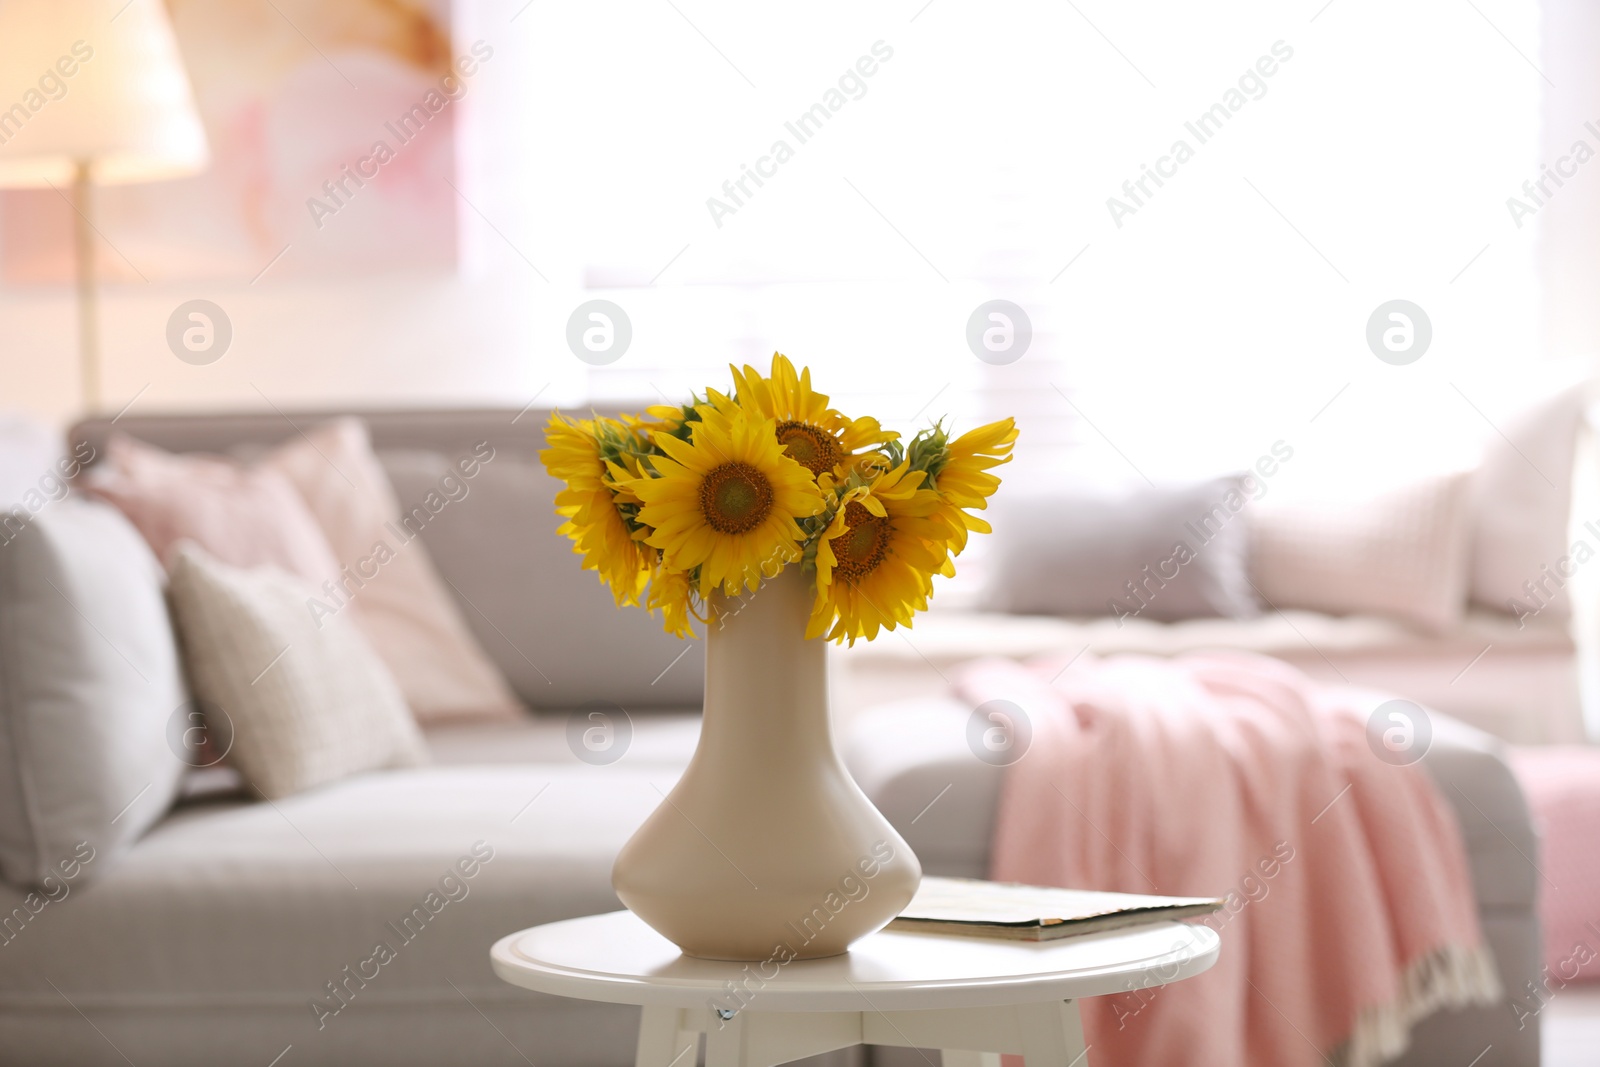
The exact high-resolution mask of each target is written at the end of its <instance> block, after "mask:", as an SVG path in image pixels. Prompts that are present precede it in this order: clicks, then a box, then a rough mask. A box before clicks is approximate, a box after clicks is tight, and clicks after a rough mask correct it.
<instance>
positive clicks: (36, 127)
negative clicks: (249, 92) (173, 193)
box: [0, 0, 207, 186]
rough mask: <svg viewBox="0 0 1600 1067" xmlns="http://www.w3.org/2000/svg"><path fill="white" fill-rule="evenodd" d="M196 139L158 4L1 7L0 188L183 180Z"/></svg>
mask: <svg viewBox="0 0 1600 1067" xmlns="http://www.w3.org/2000/svg"><path fill="white" fill-rule="evenodd" d="M206 162H207V149H206V136H205V129H204V127H202V126H201V124H200V116H199V113H198V112H197V111H196V110H195V104H194V94H193V92H192V91H191V89H190V86H189V77H188V74H187V73H186V72H185V71H184V67H183V59H182V57H181V56H180V54H179V52H178V42H177V38H176V37H175V36H174V34H173V32H172V23H171V21H170V20H169V19H168V18H167V13H166V9H165V8H164V7H163V6H162V2H161V0H0V185H8V186H27V185H45V184H55V185H61V184H65V183H69V182H71V181H72V179H73V176H74V174H75V172H76V170H77V167H78V165H79V164H84V165H86V166H87V167H88V173H89V177H90V179H91V180H92V181H94V182H96V183H97V184H116V183H121V182H143V181H157V180H160V179H163V178H177V177H182V176H184V175H186V174H193V173H195V172H196V171H199V170H201V169H202V168H204V167H205V165H206Z"/></svg>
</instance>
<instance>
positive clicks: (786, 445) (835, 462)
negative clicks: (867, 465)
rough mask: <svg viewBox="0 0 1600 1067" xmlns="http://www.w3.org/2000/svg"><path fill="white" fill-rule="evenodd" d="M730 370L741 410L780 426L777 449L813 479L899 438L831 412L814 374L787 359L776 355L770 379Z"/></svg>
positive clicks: (750, 370)
mask: <svg viewBox="0 0 1600 1067" xmlns="http://www.w3.org/2000/svg"><path fill="white" fill-rule="evenodd" d="M728 369H729V370H731V371H732V372H733V386H734V392H735V393H736V394H737V396H738V401H739V406H740V407H742V408H744V409H745V410H746V411H750V412H753V413H756V414H759V415H761V416H763V417H765V418H769V419H773V420H775V421H776V423H777V425H776V426H775V428H774V432H775V433H776V435H777V438H778V443H779V444H780V445H782V446H783V450H784V452H785V453H786V454H788V456H789V457H790V458H791V459H793V460H794V461H795V462H797V463H799V464H800V465H801V466H802V467H804V468H805V469H806V470H808V471H810V472H811V475H812V477H817V476H820V475H822V474H825V473H831V472H834V471H837V470H838V469H839V468H840V467H841V465H843V464H844V463H845V461H846V460H847V459H848V458H849V456H850V454H851V453H852V452H855V451H857V450H859V449H862V448H868V447H870V446H872V445H879V444H883V443H884V442H885V441H893V440H894V439H895V438H897V437H899V436H900V435H899V434H898V433H895V432H893V431H892V430H884V429H882V428H881V427H880V426H879V425H878V420H877V419H867V418H863V419H847V418H845V417H844V416H843V415H841V414H839V413H838V412H837V411H835V410H833V409H832V408H830V407H829V406H828V397H827V395H826V394H824V393H816V392H812V390H811V370H810V368H806V369H804V370H802V371H800V373H799V374H798V375H797V374H795V369H794V364H792V363H790V362H789V359H788V357H787V356H784V355H783V354H782V353H779V352H774V353H773V354H772V373H771V376H770V377H767V378H763V377H762V376H761V372H760V371H758V370H756V369H755V368H754V367H751V366H748V365H746V367H745V368H744V370H742V371H741V370H739V369H738V368H737V367H731V366H730V367H729V368H728ZM718 407H719V410H721V408H720V405H719V406H718Z"/></svg>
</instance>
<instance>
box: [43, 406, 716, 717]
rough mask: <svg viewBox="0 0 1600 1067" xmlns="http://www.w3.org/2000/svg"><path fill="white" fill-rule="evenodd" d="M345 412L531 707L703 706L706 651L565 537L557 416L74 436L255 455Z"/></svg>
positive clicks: (499, 412)
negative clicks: (484, 456)
mask: <svg viewBox="0 0 1600 1067" xmlns="http://www.w3.org/2000/svg"><path fill="white" fill-rule="evenodd" d="M642 406H643V405H641V407H642ZM340 415H355V416H358V417H360V418H361V419H363V420H365V422H366V424H367V426H368V427H369V429H370V431H371V435H372V445H373V448H374V450H375V451H376V452H377V453H378V458H379V459H380V460H381V461H382V462H383V465H384V468H385V470H387V471H388V474H389V478H390V480H391V481H392V482H393V483H394V489H395V494H396V496H397V497H398V498H399V500H400V507H401V511H402V512H403V513H413V512H414V510H415V509H418V508H420V509H422V511H421V513H417V514H416V519H415V520H414V521H415V522H416V524H418V525H421V527H422V543H423V544H424V545H426V546H427V548H428V554H429V555H430V556H431V557H432V559H433V562H434V565H435V566H436V567H437V569H438V570H439V573H440V574H441V575H443V577H444V578H445V579H446V581H447V582H448V584H449V585H450V586H451V587H452V589H453V591H454V594H453V595H455V596H456V598H457V600H458V602H459V603H460V606H461V612H462V615H463V616H465V618H466V620H467V622H468V624H469V625H470V626H471V627H472V630H473V633H475V634H476V635H477V638H478V640H479V642H480V643H481V644H482V645H483V647H484V649H485V650H486V651H487V652H488V654H489V656H490V657H491V658H492V659H493V660H494V661H495V663H496V664H498V665H499V667H500V669H501V670H502V671H503V672H504V673H505V676H506V678H507V679H509V681H510V682H511V686H512V688H513V689H515V690H516V692H517V694H518V695H519V696H520V697H521V698H522V699H523V700H524V701H526V702H527V703H528V704H529V706H531V707H534V708H539V709H554V710H565V709H571V708H578V707H581V706H583V705H585V704H588V703H591V702H601V703H606V704H615V705H619V706H620V707H622V708H623V709H625V710H627V711H629V712H634V711H648V710H651V709H656V708H663V709H666V708H672V709H683V708H688V707H693V708H698V707H699V706H700V702H701V696H702V693H703V690H704V686H705V657H704V655H703V654H702V653H701V651H700V649H699V648H698V647H686V646H685V642H683V641H681V640H679V639H677V638H674V637H670V636H668V635H667V634H665V633H664V632H662V629H661V624H660V622H659V621H658V620H657V619H655V618H653V617H651V616H649V615H647V614H646V613H645V612H643V611H641V610H639V609H637V608H628V609H626V610H621V609H618V608H617V607H616V606H615V604H614V603H613V602H612V599H611V594H610V593H609V592H607V591H606V590H605V588H604V587H603V586H602V585H601V584H600V582H599V581H598V580H597V578H596V577H595V575H594V573H593V572H588V571H584V570H582V569H581V567H580V566H579V557H578V556H577V555H576V554H574V553H573V551H572V543H571V542H570V541H568V540H567V539H566V538H565V537H563V536H561V535H559V534H557V533H556V528H557V527H558V526H559V525H560V520H559V519H558V517H557V516H556V514H555V510H554V507H555V505H554V500H555V494H556V491H557V489H558V488H559V483H557V482H556V481H555V479H553V478H551V477H550V476H549V475H548V474H546V473H545V470H544V467H543V465H542V464H540V462H539V451H540V449H542V448H543V447H544V427H545V423H546V421H548V419H549V417H550V411H549V409H540V408H529V409H526V410H523V411H518V410H516V409H513V408H507V409H478V410H459V411H433V410H423V411H316V412H308V411H289V412H284V413H278V412H268V413H254V412H252V413H239V414H215V413H213V414H199V415H146V416H124V417H122V418H120V419H117V420H115V425H114V426H113V425H112V422H113V420H111V419H109V418H97V419H90V420H87V421H84V422H81V423H79V424H78V425H76V426H74V427H73V428H72V430H71V432H70V434H69V440H70V441H71V442H72V443H73V444H74V445H76V444H77V443H79V442H87V443H88V444H89V445H91V446H92V447H93V448H94V450H95V452H94V454H95V455H97V456H99V455H103V454H104V453H105V442H106V439H107V438H108V437H109V436H110V435H111V434H112V433H113V432H121V433H125V434H127V435H129V436H130V437H135V438H138V439H139V440H141V441H145V442H148V443H150V444H153V445H156V446H158V447H160V448H165V449H167V450H169V451H173V452H211V453H222V454H231V455H234V456H237V457H241V458H247V457H249V456H250V455H252V454H255V453H259V452H261V451H262V450H264V449H266V448H269V447H271V446H273V445H275V444H277V443H279V442H280V441H283V440H284V439H285V438H288V437H292V436H295V435H297V434H298V433H299V432H300V431H301V430H304V429H306V428H308V427H310V426H315V425H317V424H318V423H319V422H322V421H324V420H327V419H330V418H335V417H337V416H340ZM484 443H487V445H488V447H489V448H492V449H493V450H494V451H493V458H492V459H491V460H490V461H489V462H487V463H484V464H483V465H482V466H481V467H480V468H479V470H478V473H477V474H476V475H475V476H474V477H472V478H470V479H462V478H460V477H459V472H457V471H456V469H455V462H456V460H458V459H459V458H461V457H463V456H467V455H470V454H472V453H473V451H474V450H475V449H480V451H481V446H482V445H483V444H484ZM450 475H456V477H455V478H453V479H450V480H449V482H448V485H445V484H442V483H444V482H445V481H446V479H447V477H448V476H450ZM463 488H464V491H463ZM441 501H442V502H443V503H442V504H441V503H440V502H441ZM429 503H431V504H432V505H433V507H432V508H430V507H429V506H428V504H429ZM435 509H436V510H435Z"/></svg>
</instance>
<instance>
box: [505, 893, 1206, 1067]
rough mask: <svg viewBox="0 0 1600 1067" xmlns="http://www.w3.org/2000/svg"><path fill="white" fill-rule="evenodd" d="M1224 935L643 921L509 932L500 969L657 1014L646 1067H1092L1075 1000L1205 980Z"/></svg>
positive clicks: (646, 1042)
mask: <svg viewBox="0 0 1600 1067" xmlns="http://www.w3.org/2000/svg"><path fill="white" fill-rule="evenodd" d="M1220 947H1221V939H1220V938H1219V937H1218V936H1217V934H1216V932H1215V931H1214V930H1211V929H1210V928H1209V927H1204V926H1188V925H1185V924H1182V923H1160V924H1157V925H1152V926H1142V927H1138V928H1137V929H1132V930H1121V931H1114V932H1111V933H1105V934H1093V935H1090V936H1087V937H1074V938H1065V939H1062V940H1060V941H1047V942H1040V943H1034V942H1017V941H987V940H980V939H977V938H965V937H941V936H936V935H930V934H907V933H893V932H888V931H885V932H882V933H877V934H873V935H872V936H870V937H867V938H864V939H863V940H861V941H859V942H857V944H856V946H855V947H854V948H852V949H851V950H850V951H849V952H848V953H846V954H845V955H842V956H833V957H830V958H828V959H820V960H803V961H802V960H796V961H792V962H788V963H783V962H779V957H774V959H773V960H770V961H766V962H763V963H749V964H746V963H721V962H716V961H713V960H697V959H691V958H689V957H688V956H684V955H682V954H680V953H679V952H678V949H677V947H676V946H674V945H673V944H672V943H671V942H670V941H668V940H667V939H666V938H664V937H662V936H661V935H660V934H658V933H656V932H655V931H654V930H652V929H650V928H649V927H648V926H646V925H645V924H644V923H643V922H641V921H640V920H639V919H638V918H637V917H635V916H634V915H633V914H632V913H631V912H626V911H618V912H612V913H610V914H608V915H591V916H588V917H587V918H583V919H569V920H567V921H565V922H557V923H549V924H547V925H544V926H535V927H533V928H532V929H530V930H523V931H521V932H520V933H515V934H511V935H510V936H509V937H504V938H501V939H500V941H499V942H497V943H496V944H495V946H494V948H493V949H492V950H491V951H490V958H491V960H492V962H493V964H494V970H495V973H496V974H498V975H499V976H500V977H501V978H502V979H504V980H505V981H507V982H510V983H511V984H512V985H516V986H522V987H524V988H526V989H534V990H538V991H539V992H541V993H553V994H555V995H557V996H563V997H575V998H577V999H580V1000H595V1001H603V1002H606V1003H611V1004H638V1005H640V1006H641V1007H642V1008H643V1009H644V1018H643V1021H642V1025H641V1026H640V1030H639V1052H638V1057H637V1059H636V1060H635V1063H636V1065H637V1067H686V1065H692V1064H693V1063H694V1062H695V1056H694V1052H693V1051H691V1050H692V1049H693V1048H694V1047H695V1045H696V1044H697V1042H698V1041H699V1035H700V1034H702V1033H703V1034H705V1035H706V1065H707V1067H771V1065H774V1064H780V1063H787V1062H789V1061H790V1060H795V1059H799V1058H801V1057H803V1056H813V1055H816V1054H818V1053H822V1052H828V1051H831V1050H833V1049H838V1048H848V1047H849V1046H851V1045H860V1044H867V1045H901V1046H907V1047H912V1048H937V1049H943V1050H944V1067H998V1064H999V1062H1000V1054H1001V1053H1005V1052H1010V1053H1019V1054H1021V1055H1022V1056H1023V1057H1024V1058H1026V1060H1027V1067H1082V1065H1083V1064H1084V1061H1085V1060H1086V1056H1085V1053H1086V1051H1087V1050H1086V1049H1085V1048H1084V1045H1083V1030H1082V1028H1081V1026H1080V1025H1079V1022H1078V1006H1077V1003H1076V1001H1077V1000H1079V999H1081V998H1083V997H1094V996H1102V995H1104V994H1108V993H1125V992H1129V991H1131V990H1135V989H1144V988H1150V987H1153V986H1158V985H1165V984H1166V983H1168V982H1175V981H1177V980H1179V979H1182V978H1188V977H1190V976H1191V975H1196V974H1199V973H1200V972H1201V971H1204V970H1206V969H1207V968H1209V967H1210V966H1211V965H1212V964H1213V963H1215V962H1216V959H1217V953H1218V951H1219V949H1220Z"/></svg>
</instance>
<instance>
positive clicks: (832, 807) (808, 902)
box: [611, 565, 922, 964]
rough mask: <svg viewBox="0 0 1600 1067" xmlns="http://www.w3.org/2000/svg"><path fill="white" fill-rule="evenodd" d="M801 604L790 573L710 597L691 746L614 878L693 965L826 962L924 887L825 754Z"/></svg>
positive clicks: (818, 677)
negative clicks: (697, 960) (701, 698)
mask: <svg viewBox="0 0 1600 1067" xmlns="http://www.w3.org/2000/svg"><path fill="white" fill-rule="evenodd" d="M811 598H812V593H811V576H810V575H808V574H805V573H804V572H802V571H801V570H800V568H799V567H798V566H796V565H790V566H788V567H786V568H784V570H783V571H782V572H781V573H780V574H779V575H778V576H777V577H776V578H774V579H770V580H768V581H765V582H763V583H762V585H761V588H760V589H758V590H757V591H756V592H755V593H753V594H747V595H746V596H744V597H742V598H739V599H731V598H729V599H724V598H720V597H719V598H717V601H716V602H715V603H714V604H713V605H712V609H713V612H714V613H715V614H714V617H713V621H712V622H711V623H710V624H709V625H708V626H707V631H708V632H707V634H706V697H705V714H704V718H703V721H702V723H701V727H700V743H699V746H698V747H697V748H696V749H695V754H694V758H693V759H692V760H691V761H690V762H689V766H688V769H687V770H686V771H685V772H684V774H683V777H682V778H681V779H680V780H679V781H678V784H677V785H676V786H674V787H673V789H672V791H671V792H670V793H668V794H667V795H666V798H665V800H663V802H662V803H661V805H660V806H659V807H658V808H657V809H656V810H655V812H654V813H652V814H651V816H650V817H649V818H648V819H646V820H645V823H644V825H643V826H641V827H640V828H639V830H638V832H636V833H635V834H634V835H633V837H632V839H630V840H629V841H628V843H627V844H626V845H625V846H623V849H622V851H621V853H620V854H619V855H618V856H617V862H616V865H615V867H613V869H612V872H611V884H612V886H613V887H614V888H615V889H616V892H617V896H618V897H619V898H621V900H622V902H623V904H625V905H627V907H628V908H629V909H630V910H631V911H633V912H634V913H635V914H636V915H638V916H639V917H640V918H641V919H643V920H644V921H645V922H646V923H648V924H649V925H650V926H651V927H653V928H654V929H655V930H657V931H658V932H659V933H661V934H662V935H663V936H665V937H666V938H667V939H668V940H670V941H672V942H673V943H674V944H676V945H677V946H678V947H679V948H680V949H682V950H683V951H684V952H685V953H686V954H688V955H690V956H698V957H701V958H705V959H718V960H760V961H765V960H774V961H775V962H777V963H779V964H781V963H783V962H786V961H787V960H788V959H812V958H815V957H819V956H832V955H837V954H838V953H841V952H844V951H845V950H846V949H848V948H849V947H850V945H851V943H852V942H854V941H857V940H859V939H860V938H862V937H864V936H866V935H867V934H870V933H872V932H874V931H876V930H879V929H881V928H882V927H883V926H884V925H885V924H886V923H888V922H889V920H890V919H892V918H894V917H895V916H896V915H898V914H899V913H900V912H901V910H902V909H904V908H905V906H906V905H907V904H908V903H910V901H911V897H912V894H913V893H915V892H916V889H917V885H918V883H919V882H920V880H921V878H922V867H921V865H920V864H919V863H918V862H917V858H916V856H915V855H913V854H912V852H911V848H910V847H909V846H908V845H907V844H906V843H905V841H904V840H903V839H902V838H901V837H900V835H899V834H898V833H896V832H895V830H894V828H893V827H892V826H890V825H889V821H888V820H887V819H885V818H884V817H883V815H882V814H880V813H879V811H878V809H877V808H875V807H873V805H872V802H871V801H870V800H868V799H867V796H866V794H865V793H863V792H862V791H861V788H860V787H859V786H857V785H856V783H855V781H854V780H853V779H852V778H851V777H850V774H849V772H848V771H847V770H845V767H844V763H843V762H842V761H841V760H840V759H839V754H838V752H837V751H836V750H835V749H834V745H833V732H832V728H831V724H830V721H829V715H828V691H827V646H826V643H825V642H823V641H821V640H810V641H808V640H806V638H805V628H806V620H807V617H808V615H809V613H810V609H811Z"/></svg>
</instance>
